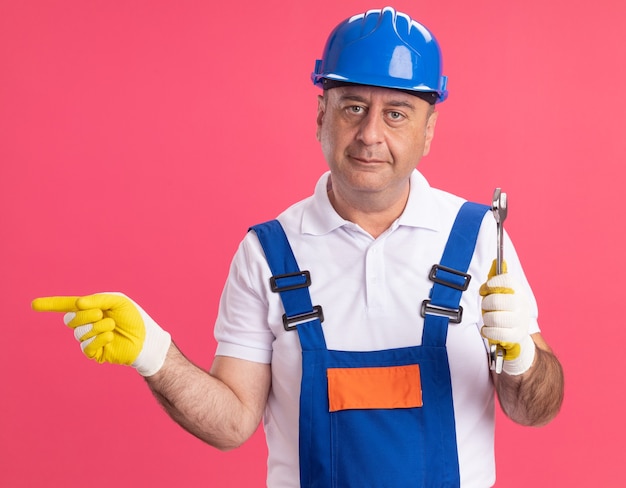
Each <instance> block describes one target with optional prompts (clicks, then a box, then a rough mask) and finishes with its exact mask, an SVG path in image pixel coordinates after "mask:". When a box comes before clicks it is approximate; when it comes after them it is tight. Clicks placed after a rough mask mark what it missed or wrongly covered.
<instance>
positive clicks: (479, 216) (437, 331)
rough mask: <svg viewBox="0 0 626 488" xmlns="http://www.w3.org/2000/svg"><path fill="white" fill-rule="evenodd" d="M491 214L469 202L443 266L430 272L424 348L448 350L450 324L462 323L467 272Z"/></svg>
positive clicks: (461, 212) (450, 239)
mask: <svg viewBox="0 0 626 488" xmlns="http://www.w3.org/2000/svg"><path fill="white" fill-rule="evenodd" d="M488 210H489V207H488V206H486V205H481V204H478V203H473V202H465V203H464V204H463V205H462V206H461V209H460V210H459V213H458V214H457V216H456V219H455V221H454V224H453V226H452V230H451V231H450V236H449V237H448V242H447V243H446V247H445V249H444V251H443V255H442V256H441V262H440V264H435V265H434V266H433V267H432V269H431V271H430V275H429V278H430V279H431V280H432V281H433V282H434V285H433V287H432V289H431V291H430V298H429V299H428V300H424V301H423V302H422V316H423V317H424V332H423V337H422V344H423V345H427V346H439V347H442V346H445V344H446V337H447V334H448V323H449V322H452V323H460V322H461V320H462V318H463V308H462V307H461V306H460V305H459V304H460V302H461V295H462V294H463V292H464V291H465V290H466V289H467V287H468V286H469V282H470V280H471V278H472V277H471V276H470V275H469V274H467V270H468V268H469V265H470V262H471V260H472V256H473V255H474V249H475V247H476V240H477V238H478V232H479V230H480V226H481V224H482V221H483V217H484V216H485V213H486V212H487V211H488Z"/></svg>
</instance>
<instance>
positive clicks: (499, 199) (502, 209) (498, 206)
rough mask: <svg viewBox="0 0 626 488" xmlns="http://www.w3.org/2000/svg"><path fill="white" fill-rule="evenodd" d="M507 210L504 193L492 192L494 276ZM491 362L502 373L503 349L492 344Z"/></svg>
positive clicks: (501, 258) (499, 265) (501, 251)
mask: <svg viewBox="0 0 626 488" xmlns="http://www.w3.org/2000/svg"><path fill="white" fill-rule="evenodd" d="M507 210H508V202H507V197H506V193H503V192H502V190H501V189H500V188H496V189H495V190H494V192H493V198H492V200H491V211H492V212H493V216H494V218H495V219H496V229H497V234H498V236H497V240H498V247H497V250H496V274H502V262H503V261H504V220H505V219H506V214H507ZM489 353H490V354H489V355H490V360H491V369H492V370H493V371H495V372H496V373H497V374H500V373H501V372H502V366H503V365H504V349H503V348H502V346H500V345H498V344H492V345H491V347H490V351H489Z"/></svg>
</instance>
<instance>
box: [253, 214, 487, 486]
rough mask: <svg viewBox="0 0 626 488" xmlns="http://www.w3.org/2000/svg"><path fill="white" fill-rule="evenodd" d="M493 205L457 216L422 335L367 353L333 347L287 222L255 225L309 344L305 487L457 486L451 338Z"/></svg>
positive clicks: (274, 283)
mask: <svg viewBox="0 0 626 488" xmlns="http://www.w3.org/2000/svg"><path fill="white" fill-rule="evenodd" d="M487 210H488V207H486V206H484V205H478V204H475V203H471V202H467V203H465V204H464V205H463V206H462V207H461V210H460V211H459V213H458V215H457V217H456V220H455V223H454V225H453V228H452V231H451V233H450V237H449V238H448V242H447V244H446V247H445V249H444V252H443V256H442V258H441V263H440V264H439V265H435V266H433V268H432V270H431V272H430V279H431V280H432V281H433V282H434V285H433V288H432V289H431V293H430V297H429V299H427V300H424V301H423V302H422V304H421V312H422V316H423V317H424V330H423V335H422V344H421V345H420V346H412V347H405V348H398V349H388V350H378V351H365V352H354V351H336V350H329V349H328V348H327V347H326V341H325V339H324V332H323V330H322V321H323V320H324V317H323V310H322V307H320V306H315V307H314V306H313V305H312V302H311V298H310V295H309V290H308V286H309V285H310V283H311V278H310V273H309V272H308V271H300V269H299V268H298V264H297V262H296V259H295V257H294V255H293V251H292V250H291V246H290V245H289V242H288V240H287V237H286V236H285V233H284V231H283V229H282V227H281V225H280V224H279V223H278V221H276V220H273V221H270V222H266V223H264V224H260V225H257V226H254V227H252V230H254V231H255V232H256V233H257V236H258V238H259V240H260V242H261V245H262V247H263V250H264V252H265V255H266V257H267V260H268V264H269V267H270V270H271V272H272V274H273V276H272V278H271V279H270V285H271V287H272V291H274V292H276V293H279V294H280V297H281V299H282V303H283V307H284V309H285V314H284V315H283V323H284V326H285V329H287V330H293V329H296V330H297V333H298V336H299V339H300V344H301V347H302V382H301V393H300V430H299V435H300V437H299V438H300V445H299V450H300V486H301V487H302V488H350V487H355V488H356V487H358V488H367V487H371V488H408V487H458V486H459V484H460V480H459V463H458V454H457V446H456V431H455V421H454V409H453V403H452V386H451V381H450V368H449V365H448V354H447V350H446V337H447V330H448V322H449V321H452V322H460V321H461V316H462V308H461V307H460V306H459V302H460V300H461V294H462V292H463V291H464V290H465V289H466V288H467V285H468V283H469V280H470V278H471V277H470V276H469V275H467V274H466V272H467V269H468V267H469V263H470V261H471V259H472V256H473V253H474V248H475V244H476V238H477V236H478V231H479V228H480V225H481V222H482V219H483V216H484V214H485V212H486V211H487ZM418 309H419V307H417V306H416V314H417V313H418V312H417V310H418Z"/></svg>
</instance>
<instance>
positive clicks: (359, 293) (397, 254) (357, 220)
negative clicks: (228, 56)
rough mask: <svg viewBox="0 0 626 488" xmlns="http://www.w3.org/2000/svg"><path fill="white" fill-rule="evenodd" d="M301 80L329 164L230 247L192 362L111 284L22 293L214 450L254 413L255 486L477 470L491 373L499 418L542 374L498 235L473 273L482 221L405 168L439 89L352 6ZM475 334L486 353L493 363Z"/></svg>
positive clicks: (554, 369) (424, 142)
mask: <svg viewBox="0 0 626 488" xmlns="http://www.w3.org/2000/svg"><path fill="white" fill-rule="evenodd" d="M313 81H314V83H316V84H317V85H319V86H321V87H322V88H323V90H324V92H323V95H321V96H320V97H319V101H318V113H317V138H318V140H319V141H320V143H321V147H322V151H323V154H324V157H325V159H326V161H327V163H328V165H329V168H330V172H329V173H327V174H325V175H323V176H322V177H321V178H320V180H319V182H318V183H317V186H316V188H315V193H314V195H313V196H312V197H310V198H308V199H306V200H304V201H302V202H299V203H297V204H296V205H294V206H292V207H290V208H289V209H287V210H286V211H285V212H283V213H282V214H281V215H280V216H279V217H278V222H276V221H275V222H272V223H268V224H265V225H261V226H255V227H254V228H253V232H250V233H248V235H247V236H246V238H245V239H244V240H243V242H242V243H241V245H240V248H239V250H238V252H237V253H236V255H235V257H234V259H233V263H232V265H231V270H230V273H229V277H228V280H227V283H226V286H225V289H224V293H223V295H222V299H221V303H220V312H219V316H218V319H217V323H216V328H215V335H216V338H217V340H218V349H217V353H216V357H215V361H214V363H213V366H212V368H211V371H210V372H209V373H208V374H207V373H206V372H204V371H202V370H200V369H199V368H197V367H195V366H194V365H193V364H192V363H191V362H189V361H188V360H187V359H186V358H185V357H184V356H183V355H182V353H181V352H180V351H179V350H178V348H177V347H176V346H175V345H174V344H173V343H172V342H171V339H170V336H169V334H168V333H167V332H165V331H164V330H163V329H161V328H160V327H159V326H158V325H157V324H156V323H155V322H154V321H153V320H152V319H151V318H150V317H149V316H148V315H147V314H146V313H145V312H144V311H143V310H142V309H141V308H140V307H139V306H138V305H137V304H136V303H134V302H133V301H132V300H130V299H129V298H128V297H125V296H123V295H119V294H96V295H90V296H87V297H52V298H43V299H38V300H35V302H34V303H33V306H34V308H35V309H37V310H56V311H64V312H68V313H67V314H66V316H65V321H66V323H67V324H68V325H69V326H70V327H72V328H73V329H74V331H75V336H76V338H77V339H78V340H79V341H80V342H81V347H82V348H83V351H84V352H85V354H86V355H87V356H89V357H91V358H93V359H96V360H98V361H100V362H103V361H106V362H113V363H120V364H130V365H132V366H134V367H135V368H136V369H137V370H138V371H139V372H140V373H141V374H142V375H144V376H145V377H146V380H147V382H148V384H149V385H150V387H151V388H152V390H153V392H154V393H155V395H156V397H157V398H158V399H159V401H160V402H161V403H162V404H163V406H164V407H165V408H166V410H167V411H168V412H169V414H170V415H171V416H172V418H174V419H175V420H176V421H177V422H178V423H180V424H181V425H182V426H183V427H184V428H186V429H187V430H189V431H190V432H192V433H193V434H194V435H196V436H198V437H200V438H201V439H203V440H205V441H206V442H207V443H209V444H211V445H213V446H215V447H217V448H220V449H231V448H234V447H237V446H239V445H240V444H242V443H243V442H245V440H246V439H248V437H249V436H250V435H251V434H252V433H253V432H254V431H255V430H256V428H257V426H258V424H259V422H260V420H261V417H262V416H263V415H264V414H265V417H264V425H265V429H266V433H267V439H268V446H269V463H268V486H270V487H297V486H303V487H305V486H306V487H312V486H321V487H329V486H339V487H341V488H343V487H349V486H359V487H364V486H373V487H381V486H393V487H406V486H414V485H415V486H459V485H461V486H464V487H485V486H491V485H492V484H493V483H494V480H495V469H494V460H493V458H494V456H493V430H494V425H493V424H494V422H493V420H494V400H493V391H494V387H495V389H496V390H497V392H498V395H499V398H500V402H501V404H502V407H503V408H504V410H505V411H506V412H507V414H508V415H509V416H510V417H511V418H512V419H513V420H515V421H517V422H520V423H522V424H527V425H541V424H543V423H546V422H548V421H549V420H550V419H551V418H552V417H554V415H556V413H557V412H558V409H559V406H560V401H561V397H562V389H563V386H562V375H561V369H560V366H559V364H558V361H557V360H556V359H555V357H554V356H553V355H552V354H551V352H550V350H549V347H548V346H547V344H546V343H545V341H544V340H543V339H542V337H541V335H540V334H539V328H538V325H537V322H536V316H537V312H536V305H535V303H534V300H533V298H532V292H531V290H530V288H529V286H528V284H527V282H526V279H525V277H524V274H523V272H522V269H521V266H520V263H519V260H518V258H517V255H516V253H515V251H514V249H513V247H512V244H511V243H510V241H509V240H508V238H507V242H506V245H507V256H508V257H507V260H508V268H509V272H508V273H504V274H501V275H497V276H494V273H493V270H492V272H491V273H490V276H489V277H488V272H489V268H490V266H491V262H492V260H493V256H494V255H495V244H494V239H493V235H494V234H495V229H494V223H493V219H492V218H490V217H489V216H488V215H487V216H486V213H485V209H484V208H481V207H480V206H475V205H471V204H465V203H464V201H463V200H462V199H461V198H459V197H456V196H453V195H450V194H448V193H445V192H442V191H439V190H436V189H434V188H431V187H430V186H429V185H428V183H427V182H426V180H425V179H424V178H423V177H422V176H421V175H420V174H419V173H418V172H417V171H416V169H415V168H416V166H417V164H418V162H419V160H420V159H421V157H422V156H424V155H426V154H427V153H428V152H429V149H430V145H431V142H432V140H433V136H434V130H435V124H436V121H437V112H436V111H435V110H434V104H435V103H436V102H441V101H443V100H444V99H445V98H446V95H447V92H446V87H445V77H443V76H441V63H440V54H439V48H438V46H437V43H436V41H435V40H434V38H433V36H432V34H430V32H429V31H428V30H426V28H424V27H423V26H421V25H420V24H418V23H417V22H415V21H413V20H411V19H410V18H409V17H408V16H406V15H405V14H401V13H398V12H396V11H394V10H393V9H392V8H389V7H388V8H385V9H382V10H375V11H369V12H367V13H365V14H362V15H357V16H354V17H352V18H350V19H348V20H346V21H344V22H342V23H341V24H339V26H338V27H337V28H336V29H335V30H334V31H333V33H332V34H331V36H330V37H329V40H328V42H327V45H326V48H325V51H324V56H323V59H322V60H321V61H319V62H318V63H317V65H316V68H315V72H314V73H313ZM457 215H458V218H457ZM457 224H458V225H457ZM459 226H460V227H459ZM283 231H284V234H285V235H286V236H285V235H283V234H282V232H283ZM296 260H297V261H296ZM437 263H440V264H441V265H442V266H435V267H433V265H436V264H437ZM450 263H453V264H454V265H453V266H450ZM450 268H451V269H450ZM301 270H303V271H301ZM429 272H430V274H429ZM470 277H473V278H472V279H470ZM485 281H486V283H485V284H484V285H483V286H482V287H480V286H479V285H480V283H481V282H485ZM433 282H434V284H433ZM438 300H441V302H438ZM455 300H456V302H455ZM313 303H314V304H315V306H313ZM459 303H460V305H461V306H459ZM449 321H450V322H454V323H449ZM481 332H482V335H481ZM485 339H488V340H489V341H490V342H493V343H497V344H499V345H500V346H501V347H502V348H504V350H505V364H504V371H503V373H502V374H501V375H496V374H490V372H489V366H488V361H487V349H488V348H487V347H486V346H487V345H486V342H485Z"/></svg>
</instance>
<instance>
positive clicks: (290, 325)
mask: <svg viewBox="0 0 626 488" xmlns="http://www.w3.org/2000/svg"><path fill="white" fill-rule="evenodd" d="M315 319H320V322H324V311H323V310H322V307H321V306H320V305H315V306H314V307H313V311H312V312H305V313H300V314H298V315H292V316H291V317H287V314H286V313H285V314H283V326H284V327H285V330H287V331H289V330H294V329H295V328H296V327H298V325H299V324H303V323H304V322H310V321H311V320H315Z"/></svg>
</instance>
